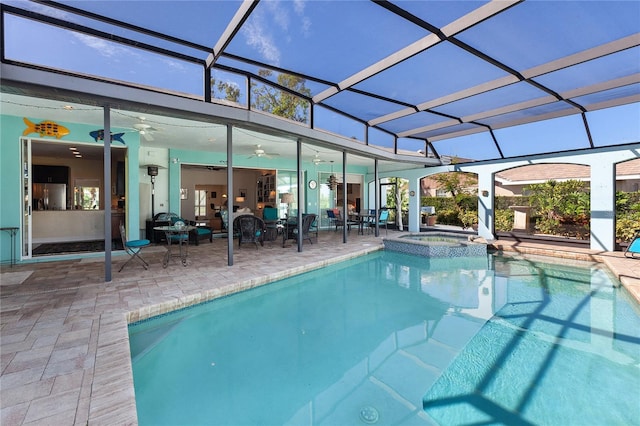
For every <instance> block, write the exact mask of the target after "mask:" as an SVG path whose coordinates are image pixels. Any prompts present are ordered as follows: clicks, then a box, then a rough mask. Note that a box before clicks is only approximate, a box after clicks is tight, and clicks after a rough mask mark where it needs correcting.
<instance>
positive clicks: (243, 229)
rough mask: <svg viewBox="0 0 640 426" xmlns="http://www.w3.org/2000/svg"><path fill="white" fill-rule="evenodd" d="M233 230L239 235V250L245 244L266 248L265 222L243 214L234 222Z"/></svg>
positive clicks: (256, 217)
mask: <svg viewBox="0 0 640 426" xmlns="http://www.w3.org/2000/svg"><path fill="white" fill-rule="evenodd" d="M233 230H234V232H235V233H237V234H238V248H240V247H241V246H242V244H243V243H254V244H255V245H256V248H258V243H259V244H260V245H261V246H264V235H265V231H266V226H265V224H264V220H262V219H261V218H259V217H258V216H254V215H252V214H243V215H240V216H238V217H236V218H235V219H234V220H233Z"/></svg>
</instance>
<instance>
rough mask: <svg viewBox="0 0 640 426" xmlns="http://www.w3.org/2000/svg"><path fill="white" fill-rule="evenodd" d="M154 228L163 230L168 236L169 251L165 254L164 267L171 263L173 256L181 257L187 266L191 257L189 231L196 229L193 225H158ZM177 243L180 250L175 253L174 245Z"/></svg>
mask: <svg viewBox="0 0 640 426" xmlns="http://www.w3.org/2000/svg"><path fill="white" fill-rule="evenodd" d="M153 229H155V230H156V231H163V232H164V233H165V235H166V237H167V252H166V253H165V255H164V260H163V262H162V267H163V268H166V267H167V266H168V265H169V260H171V258H172V257H179V258H180V260H181V262H182V266H187V263H188V262H187V259H188V257H189V232H190V231H192V230H194V229H196V227H195V226H191V225H171V226H156V227H154V228H153ZM172 243H177V244H178V246H179V248H180V249H179V252H178V253H173V252H172V246H173V245H175V244H172Z"/></svg>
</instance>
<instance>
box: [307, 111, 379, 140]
mask: <svg viewBox="0 0 640 426" xmlns="http://www.w3.org/2000/svg"><path fill="white" fill-rule="evenodd" d="M313 113H314V116H313V121H314V126H315V128H316V129H322V130H327V131H329V132H331V133H334V134H336V135H341V136H345V137H347V138H351V139H355V140H358V141H364V134H365V131H366V130H365V125H364V124H363V123H361V122H359V121H356V120H353V119H351V118H349V117H347V116H346V115H343V114H339V113H337V112H335V111H332V110H330V109H328V108H323V107H321V106H319V105H317V106H316V107H315V108H314V109H313Z"/></svg>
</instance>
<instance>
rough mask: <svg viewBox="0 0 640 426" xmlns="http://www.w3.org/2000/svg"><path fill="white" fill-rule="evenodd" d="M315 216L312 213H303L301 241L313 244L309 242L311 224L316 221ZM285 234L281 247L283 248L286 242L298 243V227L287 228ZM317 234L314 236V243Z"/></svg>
mask: <svg viewBox="0 0 640 426" xmlns="http://www.w3.org/2000/svg"><path fill="white" fill-rule="evenodd" d="M316 218H317V215H315V214H313V213H309V214H306V213H304V214H303V215H302V240H303V241H304V240H309V243H311V244H313V241H312V240H311V236H312V235H313V231H312V229H313V224H314V222H315V221H316ZM284 232H286V235H283V239H282V247H285V242H286V241H287V240H296V241H298V227H297V226H295V227H294V226H291V227H287V228H286V230H285V231H284ZM317 237H318V236H317V234H316V242H317V241H318V238H317Z"/></svg>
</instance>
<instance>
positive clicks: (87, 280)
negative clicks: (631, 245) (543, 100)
mask: <svg viewBox="0 0 640 426" xmlns="http://www.w3.org/2000/svg"><path fill="white" fill-rule="evenodd" d="M393 234H395V232H393V231H389V236H392V235H393ZM384 236H385V233H384V231H383V232H382V234H381V237H380V238H376V237H374V236H372V235H365V236H360V235H357V234H356V232H355V231H354V232H352V233H351V234H350V235H349V237H348V243H347V244H343V243H342V236H341V234H340V233H334V232H321V233H320V238H319V241H318V243H317V244H313V245H309V244H308V243H305V245H304V251H303V252H302V253H298V252H297V250H296V244H295V242H291V243H293V244H291V245H290V246H289V247H286V248H282V247H281V246H280V245H279V244H277V243H276V244H273V245H269V244H268V243H267V244H266V245H265V247H262V248H259V249H257V250H256V249H255V248H253V247H252V246H247V247H246V248H245V247H243V248H242V249H240V250H238V249H237V248H236V249H235V255H234V266H232V267H229V266H227V256H226V249H227V246H226V244H227V240H226V239H215V240H214V242H213V243H208V242H203V243H201V244H200V246H197V247H194V246H190V248H189V256H190V257H189V259H190V264H189V265H188V266H187V267H183V266H182V265H180V264H179V262H178V261H172V263H171V264H170V265H169V267H168V268H166V269H163V268H162V258H163V255H164V252H165V248H164V247H163V246H156V247H150V248H148V249H146V250H145V252H144V257H145V258H146V259H147V260H148V261H150V264H151V265H150V268H149V270H147V271H145V270H144V269H142V267H140V266H138V265H130V266H128V267H127V268H125V269H124V270H123V271H122V272H121V273H118V269H119V268H120V265H121V264H122V263H123V262H124V261H125V260H126V259H127V258H126V257H124V256H116V255H114V257H113V259H112V260H113V275H112V281H111V282H108V283H105V282H104V259H103V257H99V258H85V259H76V260H65V261H56V262H39V263H30V264H21V265H16V266H14V267H13V268H9V267H8V266H3V267H2V268H1V271H2V276H1V281H0V286H1V287H0V288H1V299H0V314H1V324H0V327H1V367H0V368H1V376H0V399H1V418H0V422H1V424H3V425H36V424H43V425H44V424H46V425H54V424H55V425H61V424H76V425H85V424H87V422H88V423H89V424H92V425H95V424H97V425H103V424H104V425H113V424H136V423H137V419H136V410H135V399H134V392H133V380H132V374H131V362H130V357H129V346H128V334H127V323H128V322H132V321H136V320H139V319H143V318H147V317H149V316H153V315H156V314H159V313H162V312H166V311H170V310H173V309H176V308H179V307H182V306H186V305H189V304H193V303H198V302H200V301H204V300H208V299H211V298H214V297H218V296H220V295H224V294H228V293H231V292H235V291H238V290H240V289H245V288H250V287H254V286H257V285H260V284H264V283H266V282H270V281H272V280H275V279H279V278H283V277H286V276H289V275H293V274H297V273H300V272H302V271H306V270H310V269H315V268H319V267H322V266H323V265H326V264H328V263H330V262H334V261H337V260H342V259H346V258H349V257H353V256H359V255H362V254H364V253H366V252H369V251H372V250H377V249H379V248H380V246H381V244H382V237H384ZM496 246H497V248H498V249H501V250H505V251H506V250H516V251H520V252H523V253H525V252H526V253H536V254H549V253H551V254H553V255H556V256H560V257H565V258H568V259H581V260H598V261H603V262H605V263H606V264H607V265H608V266H609V267H610V268H611V269H612V271H614V273H615V274H616V275H617V276H620V277H621V280H622V281H623V283H624V284H625V285H626V286H627V288H629V290H630V292H631V293H632V294H633V295H634V296H635V297H636V299H638V300H640V261H639V260H633V259H625V258H624V257H623V256H622V254H621V253H596V252H592V251H589V250H575V249H562V248H558V247H551V248H549V247H545V246H544V245H542V244H522V243H511V242H503V241H500V242H498V243H497V244H496Z"/></svg>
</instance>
